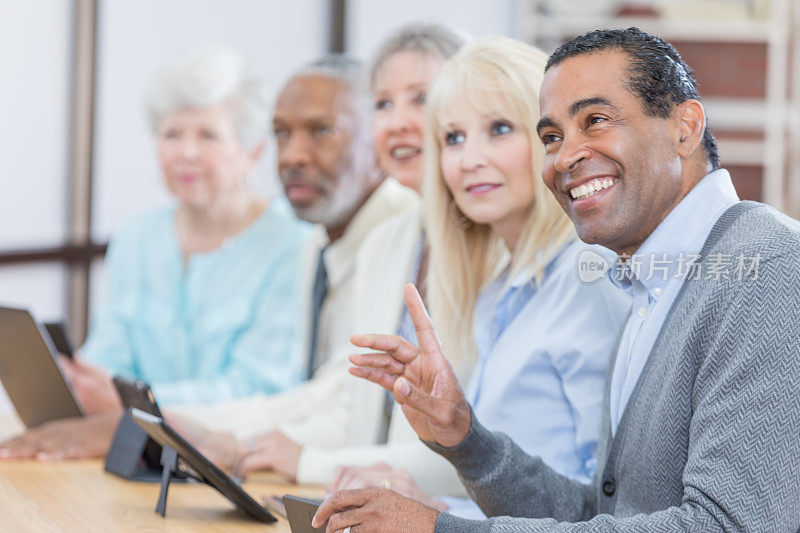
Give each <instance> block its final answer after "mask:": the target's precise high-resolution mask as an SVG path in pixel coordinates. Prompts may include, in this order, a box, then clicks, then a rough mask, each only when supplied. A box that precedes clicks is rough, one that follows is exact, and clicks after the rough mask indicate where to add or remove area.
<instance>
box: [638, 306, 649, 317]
mask: <svg viewBox="0 0 800 533" xmlns="http://www.w3.org/2000/svg"><path fill="white" fill-rule="evenodd" d="M636 314H637V315H639V316H640V317H641V318H644V315H646V314H647V308H645V307H640V308H639V310H638V311H636Z"/></svg>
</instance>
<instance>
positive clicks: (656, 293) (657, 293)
mask: <svg viewBox="0 0 800 533" xmlns="http://www.w3.org/2000/svg"><path fill="white" fill-rule="evenodd" d="M653 294H655V295H656V297H658V296H661V289H659V288H658V287H656V288H655V289H653Z"/></svg>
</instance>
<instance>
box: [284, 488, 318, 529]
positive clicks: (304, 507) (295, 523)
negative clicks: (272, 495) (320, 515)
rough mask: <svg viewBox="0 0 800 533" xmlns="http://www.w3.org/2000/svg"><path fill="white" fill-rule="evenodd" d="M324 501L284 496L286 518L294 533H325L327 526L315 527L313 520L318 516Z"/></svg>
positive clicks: (289, 495)
mask: <svg viewBox="0 0 800 533" xmlns="http://www.w3.org/2000/svg"><path fill="white" fill-rule="evenodd" d="M321 503H322V500H310V499H308V498H299V497H297V496H292V495H291V494H284V496H283V506H284V508H285V509H286V518H287V519H288V520H289V527H290V528H291V529H292V533H325V526H320V527H314V526H312V525H311V519H312V518H314V515H315V514H317V509H318V508H319V506H320V504H321Z"/></svg>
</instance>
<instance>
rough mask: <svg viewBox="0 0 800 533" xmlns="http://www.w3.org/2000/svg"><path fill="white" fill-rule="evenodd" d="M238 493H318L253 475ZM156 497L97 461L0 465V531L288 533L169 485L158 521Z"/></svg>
mask: <svg viewBox="0 0 800 533" xmlns="http://www.w3.org/2000/svg"><path fill="white" fill-rule="evenodd" d="M17 430H18V428H17ZM16 432H18V431H15V430H14V424H13V421H12V422H10V421H8V420H0V437H2V438H5V437H7V436H9V435H11V434H13V433H16ZM244 489H245V490H246V491H247V492H248V493H249V494H250V495H251V496H253V498H254V499H256V500H257V501H260V500H261V497H262V496H264V495H268V494H280V495H282V494H284V493H287V492H288V493H292V494H299V495H305V496H311V497H320V496H321V494H322V489H321V488H319V487H297V486H293V485H287V484H285V483H281V482H279V480H277V479H276V478H274V477H272V476H269V475H264V476H254V478H253V480H252V481H248V482H247V483H245V484H244ZM158 493H159V486H158V484H155V483H140V482H132V481H125V480H123V479H121V478H119V477H117V476H114V475H112V474H108V473H106V472H105V471H104V470H103V463H102V461H100V460H91V461H65V462H58V463H42V462H39V461H0V531H2V532H5V531H9V532H11V531H13V532H28V531H30V532H34V531H35V532H37V533H38V532H50V531H81V532H83V531H87V532H92V531H97V532H103V533H105V532H109V531H137V532H138V531H171V532H172V531H175V532H182V531H220V532H223V531H225V532H227V531H234V532H235V531H262V532H267V533H270V532H274V533H288V532H289V531H290V530H289V524H288V523H287V522H286V521H285V520H284V519H282V518H280V519H279V521H278V522H277V523H276V524H263V523H261V522H257V521H255V520H252V519H250V518H248V517H247V516H246V515H244V514H243V513H241V512H239V511H236V510H235V508H234V507H233V504H231V503H230V502H228V500H226V499H225V498H223V497H222V496H221V495H220V494H219V493H218V492H217V491H215V490H214V489H213V488H211V487H208V486H206V485H201V484H189V483H173V484H172V485H170V488H169V497H168V500H167V515H166V518H162V517H161V516H160V515H157V514H156V513H155V506H156V501H157V499H158Z"/></svg>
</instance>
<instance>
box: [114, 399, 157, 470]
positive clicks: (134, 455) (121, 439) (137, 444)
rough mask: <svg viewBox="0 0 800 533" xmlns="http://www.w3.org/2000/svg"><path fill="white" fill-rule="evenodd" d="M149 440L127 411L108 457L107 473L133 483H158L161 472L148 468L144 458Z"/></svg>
mask: <svg viewBox="0 0 800 533" xmlns="http://www.w3.org/2000/svg"><path fill="white" fill-rule="evenodd" d="M149 440H150V437H148V436H147V433H145V432H144V430H143V429H142V428H140V427H139V426H137V425H136V423H135V422H134V421H133V418H131V414H130V413H129V412H128V411H125V414H124V415H122V419H121V420H120V421H119V425H118V426H117V431H116V433H114V440H113V441H111V447H110V448H109V449H108V454H107V455H106V463H105V469H106V471H107V472H111V473H112V474H116V475H118V476H120V477H123V478H125V479H130V480H132V481H158V474H159V472H158V471H154V470H153V469H152V468H148V466H147V463H146V462H145V461H144V458H143V457H144V449H145V447H146V446H147V442H148V441H149Z"/></svg>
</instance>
